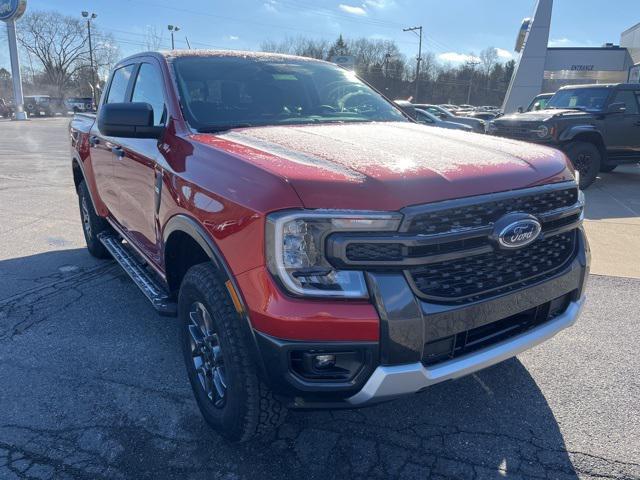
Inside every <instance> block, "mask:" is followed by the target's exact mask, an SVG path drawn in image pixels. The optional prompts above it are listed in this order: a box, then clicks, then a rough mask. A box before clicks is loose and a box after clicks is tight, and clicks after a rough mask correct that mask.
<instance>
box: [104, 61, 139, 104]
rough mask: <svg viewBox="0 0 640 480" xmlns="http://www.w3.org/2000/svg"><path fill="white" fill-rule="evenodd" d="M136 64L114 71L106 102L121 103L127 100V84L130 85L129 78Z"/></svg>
mask: <svg viewBox="0 0 640 480" xmlns="http://www.w3.org/2000/svg"><path fill="white" fill-rule="evenodd" d="M134 66H135V65H127V66H126V67H121V68H119V69H117V70H116V71H115V72H113V78H112V79H111V86H110V87H109V95H108V96H107V101H106V103H121V102H126V101H127V99H126V98H125V95H126V94H127V86H128V85H129V79H130V78H131V74H132V73H133V67H134Z"/></svg>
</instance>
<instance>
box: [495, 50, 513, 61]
mask: <svg viewBox="0 0 640 480" xmlns="http://www.w3.org/2000/svg"><path fill="white" fill-rule="evenodd" d="M496 53H497V54H498V58H500V59H502V60H511V59H512V58H513V53H512V52H510V51H509V50H505V49H504V48H496Z"/></svg>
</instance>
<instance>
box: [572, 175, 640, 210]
mask: <svg viewBox="0 0 640 480" xmlns="http://www.w3.org/2000/svg"><path fill="white" fill-rule="evenodd" d="M584 193H585V196H586V205H587V207H586V211H585V218H587V219H588V220H602V219H609V218H620V219H625V218H634V217H640V165H621V166H619V167H618V168H616V169H615V171H613V172H611V173H601V174H600V175H599V176H598V179H597V180H596V182H595V183H594V184H593V185H591V186H590V187H589V188H587V189H586V190H585V192H584Z"/></svg>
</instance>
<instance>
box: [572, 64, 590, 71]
mask: <svg viewBox="0 0 640 480" xmlns="http://www.w3.org/2000/svg"><path fill="white" fill-rule="evenodd" d="M571 70H573V71H574V72H592V71H593V65H571Z"/></svg>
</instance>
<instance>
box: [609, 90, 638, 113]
mask: <svg viewBox="0 0 640 480" xmlns="http://www.w3.org/2000/svg"><path fill="white" fill-rule="evenodd" d="M613 103H624V105H625V107H626V108H627V109H626V110H625V113H631V114H636V113H638V98H637V96H636V95H635V94H634V92H632V91H631V90H620V91H619V92H618V93H616V97H615V99H614V100H613Z"/></svg>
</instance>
